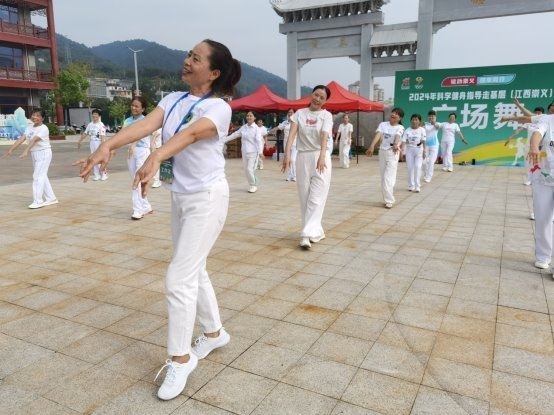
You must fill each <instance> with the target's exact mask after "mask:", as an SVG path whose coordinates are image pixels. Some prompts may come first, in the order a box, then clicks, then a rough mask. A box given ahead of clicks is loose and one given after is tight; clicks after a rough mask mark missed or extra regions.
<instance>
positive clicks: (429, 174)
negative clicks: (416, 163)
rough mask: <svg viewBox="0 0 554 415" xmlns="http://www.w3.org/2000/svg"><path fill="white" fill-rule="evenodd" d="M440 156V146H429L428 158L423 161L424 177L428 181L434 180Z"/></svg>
mask: <svg viewBox="0 0 554 415" xmlns="http://www.w3.org/2000/svg"><path fill="white" fill-rule="evenodd" d="M438 154H439V146H438V145H437V146H427V157H426V158H425V160H423V177H425V178H426V179H427V180H431V179H432V178H433V174H434V173H435V162H436V161H437V156H438Z"/></svg>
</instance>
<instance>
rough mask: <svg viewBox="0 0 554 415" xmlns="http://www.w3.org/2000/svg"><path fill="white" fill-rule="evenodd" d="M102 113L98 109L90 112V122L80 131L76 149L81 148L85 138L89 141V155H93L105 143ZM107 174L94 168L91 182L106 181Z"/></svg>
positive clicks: (98, 168) (96, 167)
mask: <svg viewBox="0 0 554 415" xmlns="http://www.w3.org/2000/svg"><path fill="white" fill-rule="evenodd" d="M101 116H102V112H101V111H100V110H99V109H93V110H92V114H91V117H92V121H91V122H89V123H88V125H87V127H86V128H85V129H84V130H83V131H82V133H81V137H80V138H79V141H77V148H78V149H80V148H81V143H82V142H83V140H84V139H85V138H86V137H89V141H90V153H91V154H92V153H94V152H95V151H96V149H97V148H98V146H99V145H100V144H102V143H103V142H104V141H106V127H105V126H104V123H103V122H102V120H101V119H100V118H101ZM107 179H108V173H107V172H100V166H99V165H97V166H94V171H93V178H92V180H107Z"/></svg>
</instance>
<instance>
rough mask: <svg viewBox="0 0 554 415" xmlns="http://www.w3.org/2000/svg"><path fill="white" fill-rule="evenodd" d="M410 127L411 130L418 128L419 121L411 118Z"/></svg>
mask: <svg viewBox="0 0 554 415" xmlns="http://www.w3.org/2000/svg"><path fill="white" fill-rule="evenodd" d="M410 126H411V127H412V128H417V127H419V119H418V118H417V117H413V118H412V119H411V120H410Z"/></svg>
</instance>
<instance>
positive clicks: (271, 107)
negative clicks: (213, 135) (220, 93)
mask: <svg viewBox="0 0 554 415" xmlns="http://www.w3.org/2000/svg"><path fill="white" fill-rule="evenodd" d="M290 103H291V101H289V100H288V99H285V98H281V97H280V96H279V95H276V94H274V93H273V92H271V90H270V89H269V88H268V87H267V86H265V85H262V86H260V87H259V88H258V89H257V90H256V91H254V92H253V93H251V94H250V95H247V96H245V97H242V98H238V99H234V100H232V101H230V102H229V105H230V106H231V109H232V110H233V111H257V112H280V111H287V110H288V109H289V108H291V106H290Z"/></svg>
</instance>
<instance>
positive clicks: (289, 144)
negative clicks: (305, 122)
mask: <svg viewBox="0 0 554 415" xmlns="http://www.w3.org/2000/svg"><path fill="white" fill-rule="evenodd" d="M297 133H298V124H296V123H295V122H291V124H290V130H289V138H288V140H287V146H286V148H285V155H284V157H283V164H282V165H281V171H282V172H285V170H286V169H287V168H289V167H290V149H291V148H292V143H294V140H295V139H296V134H297Z"/></svg>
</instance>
